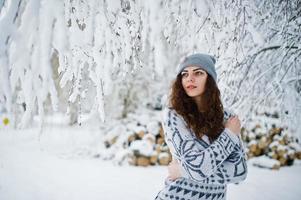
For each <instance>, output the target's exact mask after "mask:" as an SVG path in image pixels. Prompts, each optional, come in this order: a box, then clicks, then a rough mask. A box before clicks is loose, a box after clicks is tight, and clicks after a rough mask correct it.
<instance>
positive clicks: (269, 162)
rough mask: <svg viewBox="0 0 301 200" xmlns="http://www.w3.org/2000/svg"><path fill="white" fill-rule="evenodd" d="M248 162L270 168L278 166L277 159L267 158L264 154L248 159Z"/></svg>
mask: <svg viewBox="0 0 301 200" xmlns="http://www.w3.org/2000/svg"><path fill="white" fill-rule="evenodd" d="M249 163H252V164H253V165H255V166H259V167H265V168H270V169H272V168H273V167H275V166H280V162H279V161H278V160H275V159H272V158H269V157H267V156H265V155H263V156H259V157H255V158H252V159H250V160H249Z"/></svg>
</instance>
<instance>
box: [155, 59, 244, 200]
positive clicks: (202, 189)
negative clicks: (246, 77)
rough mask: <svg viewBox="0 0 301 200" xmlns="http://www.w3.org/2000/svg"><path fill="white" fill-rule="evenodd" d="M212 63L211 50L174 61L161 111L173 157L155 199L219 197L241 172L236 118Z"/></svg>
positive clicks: (240, 177) (220, 199)
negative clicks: (166, 103)
mask: <svg viewBox="0 0 301 200" xmlns="http://www.w3.org/2000/svg"><path fill="white" fill-rule="evenodd" d="M214 65H215V59H214V58H213V57H212V56H210V55H207V54H194V55H190V56H188V57H186V58H185V60H184V61H183V62H182V63H181V65H180V66H179V69H178V75H177V78H176V80H175V82H174V83H173V86H172V93H171V96H170V102H169V104H170V105H169V108H166V109H165V110H164V113H163V129H164V134H165V141H166V143H167V145H168V147H169V149H170V151H171V154H172V157H173V161H172V162H171V164H170V165H169V167H168V171H169V176H168V179H167V181H166V182H165V187H164V188H163V190H161V191H160V192H159V193H158V195H157V197H156V200H168V199H173V200H188V199H190V200H194V199H198V200H200V199H201V200H202V199H210V200H224V199H226V190H227V184H228V183H237V182H240V181H243V180H244V179H245V178H246V175H247V165H246V160H245V154H244V149H243V145H242V141H241V139H240V121H239V119H238V117H237V116H234V115H231V113H228V112H226V111H224V109H223V105H222V102H221V99H220V91H219V89H218V87H217V83H216V79H217V74H216V71H215V66H214Z"/></svg>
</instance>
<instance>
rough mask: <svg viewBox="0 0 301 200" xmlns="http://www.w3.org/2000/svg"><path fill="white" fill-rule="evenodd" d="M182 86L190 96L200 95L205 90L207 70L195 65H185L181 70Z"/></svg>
mask: <svg viewBox="0 0 301 200" xmlns="http://www.w3.org/2000/svg"><path fill="white" fill-rule="evenodd" d="M181 76H182V86H183V88H184V90H185V92H186V94H187V95H188V96H190V97H198V96H201V95H202V94H203V93H204V91H205V86H206V80H207V76H208V74H207V72H206V71H205V70H203V69H201V68H199V67H196V66H189V67H186V68H185V69H184V70H183V71H182V72H181Z"/></svg>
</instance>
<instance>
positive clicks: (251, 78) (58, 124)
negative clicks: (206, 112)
mask: <svg viewBox="0 0 301 200" xmlns="http://www.w3.org/2000/svg"><path fill="white" fill-rule="evenodd" d="M300 42H301V1H300V0H292V1H283V0H275V1H271V0H254V1H250V0H236V1H226V0H220V1H216V0H212V1H209V0H187V1H180V0H155V1H142V0H111V1H109V0H101V1H97V0H52V1H47V0H0V119H1V121H0V199H83V198H85V199H105V200H106V199H108V200H109V199H121V198H122V199H154V197H155V195H156V194H157V192H158V191H159V190H160V189H162V188H163V186H164V179H165V177H166V175H167V169H166V165H167V164H168V163H169V162H170V160H171V155H170V153H169V149H168V147H167V146H166V144H165V142H164V134H163V130H162V126H161V111H162V109H163V108H164V107H166V106H167V104H168V95H169V92H170V86H171V84H172V81H173V79H174V78H175V77H176V69H177V67H178V65H179V63H180V62H181V61H182V60H183V58H184V57H185V56H186V55H189V54H191V53H197V52H200V53H208V54H211V55H213V56H214V57H215V58H216V60H217V62H216V70H217V74H218V86H219V89H220V91H221V97H222V101H223V105H224V108H225V109H228V110H231V111H232V112H234V113H236V114H237V115H238V116H239V117H240V119H241V121H242V125H243V128H242V133H241V134H242V138H243V140H244V142H245V147H246V152H247V156H248V159H249V160H248V165H249V175H248V178H247V180H246V181H245V182H243V183H240V184H238V185H230V186H229V192H228V199H231V200H232V199H233V200H234V199H241V198H242V197H244V198H247V199H257V200H258V199H284V198H286V199H298V197H299V196H300V195H301V192H300V190H298V189H297V188H298V185H300V184H301V173H300V172H301V171H300V170H301V165H300V163H301V161H300V160H301V146H300V139H301V59H300V56H301V49H300Z"/></svg>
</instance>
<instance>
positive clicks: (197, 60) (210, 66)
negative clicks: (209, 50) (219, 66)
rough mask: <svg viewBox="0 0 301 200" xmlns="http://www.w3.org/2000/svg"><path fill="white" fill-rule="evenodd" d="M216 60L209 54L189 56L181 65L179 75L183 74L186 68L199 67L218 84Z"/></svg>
mask: <svg viewBox="0 0 301 200" xmlns="http://www.w3.org/2000/svg"><path fill="white" fill-rule="evenodd" d="M214 64H215V59H214V57H213V56H211V55H208V54H201V53H197V54H193V55H190V56H187V57H186V58H185V59H184V61H183V62H182V63H181V64H180V65H179V67H178V70H177V72H178V73H177V74H179V73H181V72H182V71H183V70H184V69H185V68H186V67H189V66H197V67H200V68H202V69H203V70H205V71H206V72H207V73H208V74H209V75H211V77H212V78H213V79H214V81H215V82H216V80H217V74H216V71H215V66H214Z"/></svg>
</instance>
